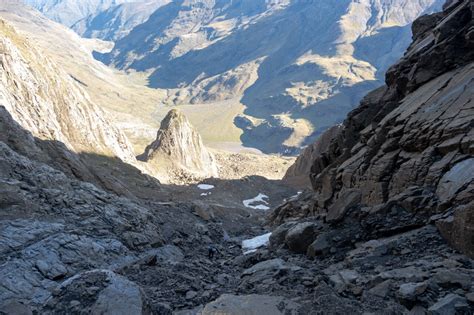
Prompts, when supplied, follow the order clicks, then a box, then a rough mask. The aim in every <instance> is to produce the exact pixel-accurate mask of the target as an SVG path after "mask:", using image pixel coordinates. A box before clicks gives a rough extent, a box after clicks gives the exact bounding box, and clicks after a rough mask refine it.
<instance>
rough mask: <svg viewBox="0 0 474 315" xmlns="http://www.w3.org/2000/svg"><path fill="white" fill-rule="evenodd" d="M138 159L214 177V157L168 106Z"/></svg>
mask: <svg viewBox="0 0 474 315" xmlns="http://www.w3.org/2000/svg"><path fill="white" fill-rule="evenodd" d="M138 159H139V160H142V161H145V162H149V163H152V164H157V165H158V166H159V165H160V164H161V167H157V168H160V169H170V168H171V169H178V170H184V171H187V172H189V173H191V175H195V176H198V177H202V178H206V177H217V175H218V172H217V164H216V162H215V159H214V156H213V155H212V153H210V152H209V151H208V149H207V148H206V147H205V146H204V144H203V142H202V139H201V136H200V135H199V133H198V132H197V131H196V130H195V129H194V127H193V126H192V125H191V124H190V123H189V121H188V119H187V118H186V117H185V116H184V115H183V114H182V113H181V112H180V111H178V110H176V109H172V110H171V111H170V112H169V113H168V115H167V116H166V117H165V119H163V121H162V122H161V127H160V129H159V130H158V133H157V136H156V140H155V141H154V142H153V143H151V144H150V145H149V146H147V147H146V149H145V152H144V153H143V154H142V155H140V156H139V157H138Z"/></svg>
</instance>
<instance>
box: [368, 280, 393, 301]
mask: <svg viewBox="0 0 474 315" xmlns="http://www.w3.org/2000/svg"><path fill="white" fill-rule="evenodd" d="M392 284H393V281H392V280H385V281H383V282H381V283H379V284H377V285H376V286H374V287H373V288H371V289H370V290H369V291H368V292H369V293H370V294H373V295H376V296H378V297H381V298H384V297H386V296H387V295H388V293H389V292H390V289H391V287H392Z"/></svg>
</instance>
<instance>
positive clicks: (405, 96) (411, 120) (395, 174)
mask: <svg viewBox="0 0 474 315" xmlns="http://www.w3.org/2000/svg"><path fill="white" fill-rule="evenodd" d="M473 9H474V8H473V4H472V2H470V1H461V2H453V3H452V4H451V5H450V6H448V7H447V9H446V10H445V11H444V12H443V13H439V14H435V15H432V16H425V17H422V18H421V19H420V20H418V21H417V22H415V23H414V25H413V33H414V41H413V44H412V45H411V46H410V47H409V49H408V51H407V53H406V54H405V56H404V57H403V58H402V60H401V61H400V62H399V63H398V64H396V65H395V66H393V67H391V68H390V69H389V71H388V72H387V79H386V82H387V86H385V87H382V88H379V89H377V90H375V91H374V92H372V93H370V94H369V95H368V96H367V97H366V98H365V99H364V100H363V101H362V103H361V105H360V106H359V107H358V108H357V109H355V110H354V111H353V112H352V113H351V114H350V115H349V116H348V118H347V119H346V121H345V122H344V124H343V127H342V129H341V130H340V131H339V134H338V135H337V136H336V137H335V139H334V140H333V141H332V143H331V145H330V146H329V148H328V150H327V151H326V152H324V153H323V154H321V155H320V156H319V157H317V158H316V159H315V160H314V162H313V166H312V169H311V173H310V177H311V182H312V186H313V189H314V194H313V195H312V196H311V197H308V198H309V199H311V200H312V201H311V202H310V206H309V205H307V210H305V211H298V210H297V207H296V208H295V207H291V206H290V205H284V206H283V207H281V208H279V209H277V211H275V213H274V215H273V218H272V219H273V221H274V222H275V223H276V222H282V221H284V220H285V219H286V218H288V217H291V216H293V215H303V216H304V215H307V214H309V213H313V214H316V215H319V216H323V217H325V218H326V221H329V222H337V221H340V220H342V219H344V218H345V217H346V216H347V214H348V213H349V212H350V213H352V214H353V215H355V216H361V218H360V220H363V221H374V222H372V223H371V224H369V225H368V226H366V229H368V228H369V227H372V228H377V229H378V230H379V231H378V232H375V231H373V230H372V229H368V231H370V232H367V231H366V232H365V234H372V235H376V234H377V233H379V234H380V233H382V234H387V233H388V234H393V233H396V231H397V230H403V229H407V228H409V227H410V226H420V225H423V224H425V222H426V220H427V219H428V218H429V217H430V216H432V215H435V214H443V213H445V214H449V213H453V215H454V216H456V215H460V214H457V213H458V211H457V210H458V209H464V208H465V207H468V208H469V207H472V205H471V204H470V202H471V199H472V196H473V193H474V191H473V188H474V186H473V185H474V183H473V175H472V174H473V173H472V171H470V170H471V169H472V162H473V161H474V160H473V159H472V155H473V151H472V150H473V149H472V147H473V124H474V122H473V119H474V117H473V115H472V108H473V101H472V95H473V73H474V68H473V61H474V50H473V47H474V46H473V45H474V38H473V34H474V33H473V19H472V14H473ZM461 174H462V175H461ZM286 208H287V209H288V211H287V210H285V209H286ZM290 209H291V210H290ZM461 212H462V211H461ZM390 213H392V214H393V215H394V216H398V215H399V216H401V215H402V214H403V213H405V214H404V215H406V216H409V217H410V219H409V220H407V221H405V222H401V221H403V220H400V221H399V222H397V223H396V224H395V225H393V222H392V223H390V224H392V226H390V224H388V222H389V220H388V217H387V215H389V214H390ZM376 217H379V219H375V218H376ZM407 219H408V217H407ZM377 220H385V222H378V221H377ZM375 221H377V223H375ZM453 222H454V221H453ZM381 225H383V226H385V227H382V226H381ZM451 225H453V224H451ZM445 226H449V224H447V225H445ZM446 233H447V234H448V235H455V234H456V233H453V234H449V232H446ZM446 233H445V234H446ZM458 233H459V232H458ZM453 243H454V244H456V242H455V241H454V240H453ZM461 247H462V248H460V249H463V250H466V249H468V248H466V247H469V246H467V244H465V246H461ZM470 247H474V244H471V245H470Z"/></svg>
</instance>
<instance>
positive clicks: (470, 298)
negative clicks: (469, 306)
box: [466, 292, 474, 303]
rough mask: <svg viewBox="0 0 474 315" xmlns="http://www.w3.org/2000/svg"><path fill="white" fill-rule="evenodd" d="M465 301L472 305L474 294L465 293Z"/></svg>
mask: <svg viewBox="0 0 474 315" xmlns="http://www.w3.org/2000/svg"><path fill="white" fill-rule="evenodd" d="M466 299H467V300H468V301H469V302H471V303H474V292H469V293H466Z"/></svg>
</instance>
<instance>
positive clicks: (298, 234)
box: [285, 222, 319, 253]
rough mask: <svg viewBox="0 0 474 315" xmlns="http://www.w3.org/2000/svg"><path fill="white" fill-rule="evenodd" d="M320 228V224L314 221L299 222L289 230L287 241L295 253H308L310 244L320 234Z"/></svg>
mask: <svg viewBox="0 0 474 315" xmlns="http://www.w3.org/2000/svg"><path fill="white" fill-rule="evenodd" d="M318 229H319V227H318V225H317V224H316V223H313V222H304V223H299V224H297V225H295V226H294V227H292V228H291V229H290V230H289V231H288V233H287V234H286V237H285V243H286V245H287V246H288V248H289V249H290V250H291V251H293V252H295V253H306V250H307V248H308V246H309V245H310V244H311V243H312V242H313V241H314V240H315V239H316V237H317V236H318Z"/></svg>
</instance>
